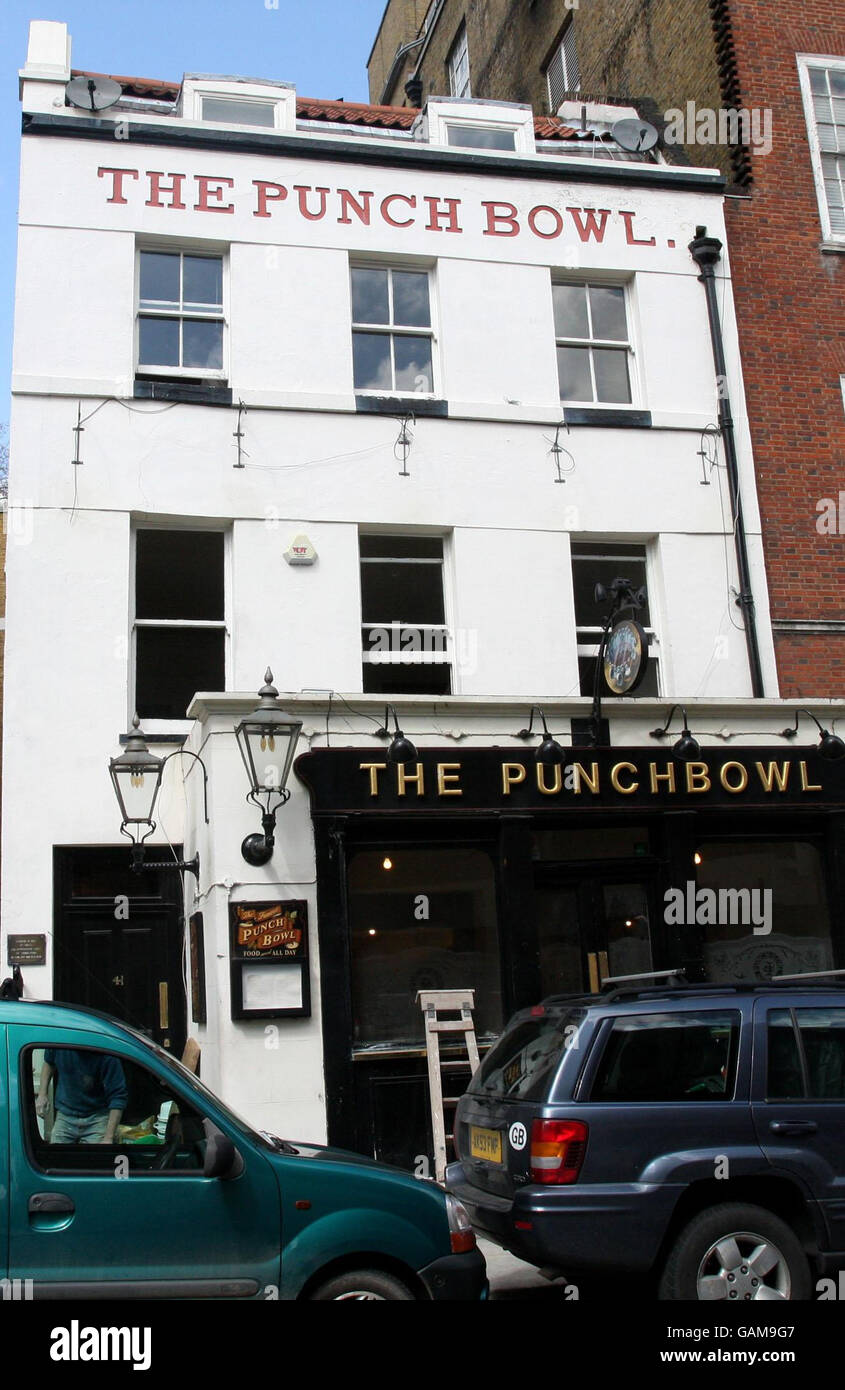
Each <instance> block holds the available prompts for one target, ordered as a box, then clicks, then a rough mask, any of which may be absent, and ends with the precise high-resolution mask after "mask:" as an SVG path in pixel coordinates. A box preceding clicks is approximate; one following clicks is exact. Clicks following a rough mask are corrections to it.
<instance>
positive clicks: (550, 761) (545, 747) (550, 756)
mask: <svg viewBox="0 0 845 1390" xmlns="http://www.w3.org/2000/svg"><path fill="white" fill-rule="evenodd" d="M535 714H537V715H539V717H540V719H542V721H543V737H542V740H541V742H540V745H539V747H538V748H537V750H536V752H535V754H534V758H535V761H536V762H538V763H544V764H545V765H546V766H551V767H554V766H557V765H559V764H560V763H565V762H566V752H565V750H564V749H563V748H562V747H561V746H560V744H559V743H558V741H557V739H556V738H555V737H554V736H553V735H552V734H551V733H550V732H549V726H548V724H547V723H546V716H545V714H544V713H543V711H542V710H541V709H540V706H539V705H532V706H531V713H530V715H529V719H528V728H527V729H520V730H519V733H518V734H517V735H516V737H517V738H533V737H534V715H535Z"/></svg>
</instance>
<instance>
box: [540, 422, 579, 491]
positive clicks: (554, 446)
mask: <svg viewBox="0 0 845 1390" xmlns="http://www.w3.org/2000/svg"><path fill="white" fill-rule="evenodd" d="M561 430H566V433H567V434H569V426H568V425H567V423H566V421H565V420H561V421H560V422H559V424H557V425H555V437H554V439H553V440H552V439H549V436H548V435H547V434H544V435H543V438H544V439H545V441H546V443H547V444H548V445H549V446H550V447H549V454H550V456H551V457H552V458H553V459H554V461H555V472H556V473H557V477H556V478H555V480H554V481H555V482H556V483H565V482H566V479H565V478H564V476H563V474H564V472H566V473H574V472H575V459H574V458H573V456H572V454H571V453H570V452H569V450H568V449H565V448H564V446H563V445H562V444H561V442H560V432H561ZM561 454H566V457H567V458H568V459H569V467H568V468H566V469H563V468H561V462H560V458H561Z"/></svg>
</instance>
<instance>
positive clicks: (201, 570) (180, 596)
mask: <svg viewBox="0 0 845 1390" xmlns="http://www.w3.org/2000/svg"><path fill="white" fill-rule="evenodd" d="M223 543H224V537H223V532H222V531H138V532H137V533H136V536H135V616H136V617H137V618H181V619H182V620H183V621H190V620H191V619H194V620H195V621H196V620H201V621H207V622H208V621H212V622H213V621H215V620H217V621H220V620H222V618H223V616H224V608H223V602H224V600H223Z"/></svg>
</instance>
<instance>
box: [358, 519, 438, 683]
mask: <svg viewBox="0 0 845 1390" xmlns="http://www.w3.org/2000/svg"><path fill="white" fill-rule="evenodd" d="M365 536H374V537H378V538H380V539H382V540H414V539H422V540H438V541H440V547H441V557H440V559H439V560H435V559H434V558H428V557H422V556H420V557H416V558H414V557H402V556H397V557H395V559H392V558H391V557H389V556H381V557H376V556H364V555H362V554H361V540H362V538H363V537H365ZM451 543H452V534H451V532H446V533H443V532H440V533H437V534H434V535H430V534H421V533H420V532H416V531H402V530H398V529H396V528H394V527H391V528H389V529H387V530H380V529H368V528H359V530H358V576H359V585H360V582H361V569H362V566H363V565H364V564H396V563H400V564H409V565H420V564H423V565H435V564H436V565H439V567H440V579H441V585H442V592H443V622H442V623H415V622H413V621H412V620H409V621H404V620H402V619H392V620H390V621H388V622H374V621H370V622H365V621H364V603H363V587H362V588H361V602H360V604H359V608H360V613H361V677H362V684H363V674H364V667H365V666H401V667H407V666H424V667H428V666H445V667H446V668H447V670H448V673H449V692H448V693H449V694H450V695H456V694H459V693H460V692H459V690H458V689H457V678H458V669H457V660H456V654H455V635H454V616H453V615H454V607H453V600H452V584H451V582H450V580H451V560H452V544H451ZM373 628H378V629H382V628H383V629H385V630H386V631H389V632H390V633H391V645H392V634H393V633H394V632H399V633H400V634H401V632H402V630H403V629H405V628H407V629H410V630H414V631H418V632H421V633H424V634H427V633H429V632H431V633H442V634H443V636H444V639H445V648H444V651H443V652H442V653H441V652H437V653H435V654H433V655H432V654H428V653H422V654H420V653H418V652H413V651H408V652H405V651H401V650H400V651H397V652H394V651H392V650H391V651H390V652H388V653H375V652H373V651H372V650H370V651H368V650H367V648H366V647H365V645H364V635H365V633H366V632H367V631H369V630H371V629H373ZM374 656H378V657H379V659H378V660H373V657H374ZM396 693H397V695H398V694H406V695H407V694H414V693H415V692H413V691H403V692H399V691H397V692H396ZM416 693H418V694H419V693H423V694H424V693H426V692H416ZM432 698H437V697H434V696H433V697H432Z"/></svg>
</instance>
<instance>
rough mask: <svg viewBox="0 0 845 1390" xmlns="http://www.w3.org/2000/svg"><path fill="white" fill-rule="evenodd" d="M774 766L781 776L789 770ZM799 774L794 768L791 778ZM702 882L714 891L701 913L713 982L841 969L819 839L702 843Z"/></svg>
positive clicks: (698, 857)
mask: <svg viewBox="0 0 845 1390" xmlns="http://www.w3.org/2000/svg"><path fill="white" fill-rule="evenodd" d="M768 761H769V760H768V759H766V762H767V763H768ZM773 767H774V769H775V771H776V772H777V771H781V772H782V768H783V764H782V762H779V761H778V760H776V761H775V763H774V764H773ZM794 773H795V767H794V766H793V767H791V768H789V770H788V774H787V775H788V776H792V775H793V774H794ZM695 877H696V885H697V889H698V892H699V895H700V894H701V890H702V889H712V890H713V896H712V898H711V897H709V895H708V903H709V904H710V905H711V907H708V910H707V911H705V906H706V905H704V900H703V899H701V902H702V904H703V905H702V906H699V908H698V909H697V913H696V916H697V918H698V922H699V925H698V930H699V931H700V932H701V933H702V937H703V942H702V946H703V955H704V963H705V968H706V972H707V978H708V979H709V980H712V981H713V982H714V983H717V984H722V983H731V982H733V981H736V980H754V979H758V980H767V979H769V978H770V977H771V976H772V975H789V974H801V973H803V972H805V971H813V970H830V969H831V968H832V966H833V965H834V959H833V946H832V942H831V927H830V911H829V908H828V902H827V893H826V891H825V886H824V870H823V865H822V856H821V853H820V851H819V848H818V846H817V845H815V844H813V843H812V841H810V840H788V839H780V838H777V839H774V838H773V839H771V840H759V839H758V840H754V839H743V838H739V837H737V838H736V839H731V840H706V841H702V842H701V843H699V845H698V847H697V849H696V851H695ZM705 917H712V918H715V919H716V920H712V921H703V920H702V919H704V918H705Z"/></svg>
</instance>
